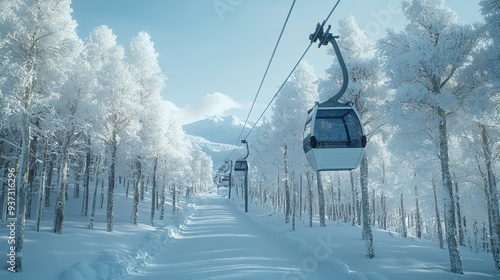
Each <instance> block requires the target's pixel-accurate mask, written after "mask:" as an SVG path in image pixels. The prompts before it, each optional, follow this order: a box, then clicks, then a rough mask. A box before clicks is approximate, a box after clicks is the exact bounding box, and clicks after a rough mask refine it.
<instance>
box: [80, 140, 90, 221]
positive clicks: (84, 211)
mask: <svg viewBox="0 0 500 280" xmlns="http://www.w3.org/2000/svg"><path fill="white" fill-rule="evenodd" d="M91 164H92V150H91V147H90V136H88V135H87V155H86V158H85V175H84V176H85V178H84V181H83V201H82V216H85V217H86V216H87V215H88V212H89V192H90V166H91Z"/></svg>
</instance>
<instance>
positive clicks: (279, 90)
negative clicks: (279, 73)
mask: <svg viewBox="0 0 500 280" xmlns="http://www.w3.org/2000/svg"><path fill="white" fill-rule="evenodd" d="M312 44H313V43H312V42H311V43H310V44H309V46H307V48H306V50H305V51H304V53H303V54H302V56H301V57H300V58H299V60H298V61H297V63H296V64H295V66H294V67H293V68H292V71H290V73H289V74H288V76H287V77H286V78H285V81H284V82H283V83H282V84H281V86H280V87H279V88H278V90H277V91H276V93H275V94H274V96H273V98H272V99H271V101H269V103H268V104H267V106H266V108H264V111H263V112H262V114H260V116H259V118H258V119H257V121H256V122H255V124H254V125H253V126H252V128H251V129H250V131H248V133H247V135H246V136H245V139H247V138H248V136H249V135H250V133H252V130H253V129H254V128H255V126H256V125H257V124H258V123H259V121H260V119H261V118H262V117H263V116H264V114H265V113H266V111H267V109H269V107H271V104H272V103H273V101H274V99H276V97H277V96H278V94H279V93H280V92H281V89H282V88H283V87H284V86H285V84H286V83H287V82H288V79H289V78H290V77H291V76H292V74H293V72H294V71H295V69H296V68H297V66H299V64H300V62H301V61H302V59H304V57H305V56H306V54H307V52H308V51H309V49H310V48H311V46H312Z"/></svg>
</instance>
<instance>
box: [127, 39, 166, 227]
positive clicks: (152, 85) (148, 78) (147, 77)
mask: <svg viewBox="0 0 500 280" xmlns="http://www.w3.org/2000/svg"><path fill="white" fill-rule="evenodd" d="M128 53H129V55H128V57H127V60H128V63H129V65H130V70H131V72H132V75H133V77H134V79H136V82H137V90H138V95H139V98H140V99H139V102H140V104H141V106H142V107H143V108H144V110H142V111H141V113H140V115H138V116H137V117H138V119H139V122H140V124H141V129H140V131H139V132H138V136H139V139H138V140H139V144H138V145H136V148H135V149H134V150H135V151H136V154H135V155H134V157H135V158H136V159H135V160H136V161H141V162H136V163H135V166H136V169H137V170H136V173H137V174H141V173H142V167H146V161H149V162H150V163H153V164H152V165H153V172H152V174H153V175H152V176H153V179H152V180H153V182H154V184H153V188H154V190H153V192H152V194H153V196H154V195H155V192H154V191H155V190H156V184H155V183H156V175H157V174H156V168H154V166H157V161H158V157H159V154H160V151H161V150H163V149H166V147H165V146H164V145H162V144H163V143H164V139H165V138H164V137H165V136H164V134H165V133H166V132H165V127H167V126H166V125H165V123H163V122H164V121H165V118H164V117H163V116H162V115H163V114H167V111H165V110H163V109H162V108H161V106H160V105H161V97H160V92H161V90H162V88H163V87H164V84H165V77H164V76H163V74H162V73H161V69H160V66H159V64H158V54H157V53H156V51H155V49H154V44H153V42H152V41H151V38H150V36H149V34H148V33H146V32H139V34H137V36H135V37H134V38H133V39H132V41H131V42H130V45H129V52H128ZM139 168H140V169H141V170H139ZM137 181H138V182H140V179H138V180H137ZM138 187H140V184H139V185H137V186H136V188H134V192H135V191H141V190H140V189H139V188H138ZM136 197H138V196H136V195H135V194H134V205H133V214H132V216H133V217H134V221H133V223H134V224H137V217H138V212H137V211H138V205H139V201H138V200H137V201H136V200H135V198H136ZM154 203H155V201H154V199H153V200H152V207H151V224H152V223H153V217H154V206H153V204H154Z"/></svg>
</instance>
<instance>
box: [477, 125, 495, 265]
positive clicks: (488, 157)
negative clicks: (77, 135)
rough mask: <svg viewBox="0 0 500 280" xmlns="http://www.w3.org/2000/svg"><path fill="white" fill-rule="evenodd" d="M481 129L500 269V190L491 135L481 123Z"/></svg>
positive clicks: (493, 237) (492, 239) (493, 231)
mask: <svg viewBox="0 0 500 280" xmlns="http://www.w3.org/2000/svg"><path fill="white" fill-rule="evenodd" d="M479 128H480V130H481V140H482V141H481V143H482V148H483V157H484V161H485V166H486V176H484V175H483V177H485V179H486V180H485V182H486V183H487V184H486V185H485V187H486V188H487V189H488V194H489V205H490V207H488V209H489V213H490V215H489V216H491V222H490V223H491V227H490V235H491V246H492V248H493V249H492V253H493V260H494V262H495V268H496V269H497V270H500V212H499V208H500V207H499V205H498V191H497V185H496V184H497V181H496V179H495V174H494V172H493V163H492V161H493V153H492V151H491V146H492V145H491V144H490V137H489V135H488V131H487V129H486V126H485V125H484V124H479Z"/></svg>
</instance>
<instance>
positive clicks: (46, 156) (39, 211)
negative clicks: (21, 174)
mask: <svg viewBox="0 0 500 280" xmlns="http://www.w3.org/2000/svg"><path fill="white" fill-rule="evenodd" d="M48 149H49V139H48V137H47V138H45V153H44V156H43V162H42V178H41V179H40V180H41V182H40V191H39V193H38V207H37V213H36V224H35V231H39V230H40V223H41V222H42V220H43V199H44V197H45V180H46V176H45V175H46V173H47V164H48V161H49V151H48Z"/></svg>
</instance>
